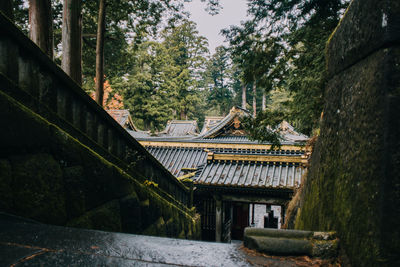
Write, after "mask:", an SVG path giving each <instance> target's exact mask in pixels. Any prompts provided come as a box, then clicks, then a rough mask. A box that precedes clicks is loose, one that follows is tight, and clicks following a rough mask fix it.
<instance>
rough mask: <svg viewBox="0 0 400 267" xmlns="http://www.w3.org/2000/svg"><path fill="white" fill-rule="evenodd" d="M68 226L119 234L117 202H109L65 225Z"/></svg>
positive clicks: (118, 208) (119, 216)
mask: <svg viewBox="0 0 400 267" xmlns="http://www.w3.org/2000/svg"><path fill="white" fill-rule="evenodd" d="M67 225H68V226H72V227H80V228H91V229H97V230H103V231H114V232H121V215H120V206H119V200H113V201H110V202H108V203H106V204H104V205H102V206H100V207H98V208H96V209H94V210H91V211H89V212H87V213H85V214H84V215H82V216H80V217H79V218H76V219H74V220H72V221H70V222H68V223H67Z"/></svg>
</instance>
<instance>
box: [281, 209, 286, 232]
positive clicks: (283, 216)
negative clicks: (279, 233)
mask: <svg viewBox="0 0 400 267" xmlns="http://www.w3.org/2000/svg"><path fill="white" fill-rule="evenodd" d="M285 212H286V205H282V206H281V228H282V225H283V224H284V223H285Z"/></svg>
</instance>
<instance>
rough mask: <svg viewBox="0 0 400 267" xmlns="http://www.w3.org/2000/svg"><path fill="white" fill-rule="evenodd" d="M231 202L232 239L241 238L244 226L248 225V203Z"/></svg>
mask: <svg viewBox="0 0 400 267" xmlns="http://www.w3.org/2000/svg"><path fill="white" fill-rule="evenodd" d="M232 204H233V218H232V219H233V220H232V239H235V240H243V232H244V228H246V227H247V226H249V204H248V203H232Z"/></svg>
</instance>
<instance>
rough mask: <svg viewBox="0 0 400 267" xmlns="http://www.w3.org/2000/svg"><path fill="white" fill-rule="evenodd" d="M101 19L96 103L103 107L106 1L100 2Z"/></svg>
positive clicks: (97, 53) (98, 27)
mask: <svg viewBox="0 0 400 267" xmlns="http://www.w3.org/2000/svg"><path fill="white" fill-rule="evenodd" d="M99 1H100V2H99V18H98V23H97V43H96V102H97V104H99V105H100V106H103V95H104V32H105V22H106V6H105V1H106V0H99Z"/></svg>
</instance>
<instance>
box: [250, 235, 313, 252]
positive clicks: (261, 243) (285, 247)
mask: <svg viewBox="0 0 400 267" xmlns="http://www.w3.org/2000/svg"><path fill="white" fill-rule="evenodd" d="M244 245H245V246H246V247H247V248H250V249H255V250H257V251H259V252H263V253H267V254H270V255H310V256H311V255H312V244H311V241H309V240H304V239H290V238H275V237H266V236H245V238H244Z"/></svg>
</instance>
